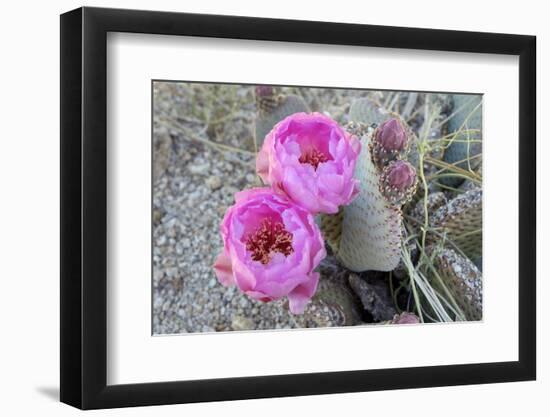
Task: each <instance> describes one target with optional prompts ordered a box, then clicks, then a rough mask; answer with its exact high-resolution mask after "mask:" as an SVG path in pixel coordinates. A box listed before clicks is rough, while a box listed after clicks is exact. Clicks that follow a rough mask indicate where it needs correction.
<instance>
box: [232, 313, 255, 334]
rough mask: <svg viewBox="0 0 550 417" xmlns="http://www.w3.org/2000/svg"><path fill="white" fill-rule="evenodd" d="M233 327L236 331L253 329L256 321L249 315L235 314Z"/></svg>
mask: <svg viewBox="0 0 550 417" xmlns="http://www.w3.org/2000/svg"><path fill="white" fill-rule="evenodd" d="M231 328H232V329H233V330H235V331H243V330H253V329H254V321H252V319H250V318H248V317H243V316H235V317H233V320H232V321H231Z"/></svg>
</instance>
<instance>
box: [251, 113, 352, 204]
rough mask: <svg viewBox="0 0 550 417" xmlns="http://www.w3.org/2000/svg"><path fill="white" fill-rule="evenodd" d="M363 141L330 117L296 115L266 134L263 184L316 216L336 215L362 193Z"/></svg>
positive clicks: (260, 157)
mask: <svg viewBox="0 0 550 417" xmlns="http://www.w3.org/2000/svg"><path fill="white" fill-rule="evenodd" d="M360 151H361V143H360V142H359V140H358V139H357V138H356V137H355V136H352V135H350V134H349V133H348V132H346V131H345V130H344V129H343V128H342V127H341V126H340V125H338V123H337V122H336V121H334V120H332V119H331V118H330V117H328V116H325V115H323V114H320V113H311V114H308V113H295V114H292V115H290V116H288V117H287V118H285V119H283V120H282V121H280V122H279V123H278V124H276V125H275V127H274V128H273V130H271V132H270V133H269V134H268V135H267V136H266V138H265V141H264V143H263V146H262V149H261V150H260V152H259V153H258V158H257V159H256V171H257V173H258V175H259V176H260V177H261V178H262V180H263V181H264V183H266V184H269V185H271V186H272V187H273V188H274V189H275V190H277V191H279V192H283V193H285V194H286V195H287V196H288V197H289V198H290V199H291V200H292V201H294V202H295V203H297V204H299V205H301V206H302V207H304V208H306V209H307V210H309V211H310V212H312V213H313V214H317V213H336V212H338V207H339V206H341V205H346V204H349V203H350V202H351V201H352V200H353V198H354V197H355V196H356V195H357V193H358V192H359V182H358V180H356V179H354V178H353V172H354V170H355V163H356V161H357V157H358V156H359V152H360Z"/></svg>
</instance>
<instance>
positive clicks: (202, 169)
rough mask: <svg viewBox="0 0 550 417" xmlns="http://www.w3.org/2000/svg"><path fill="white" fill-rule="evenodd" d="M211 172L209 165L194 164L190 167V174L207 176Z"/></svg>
mask: <svg viewBox="0 0 550 417" xmlns="http://www.w3.org/2000/svg"><path fill="white" fill-rule="evenodd" d="M209 171H210V165H209V164H207V163H204V164H194V165H190V166H189V172H191V174H194V175H207V174H208V172H209Z"/></svg>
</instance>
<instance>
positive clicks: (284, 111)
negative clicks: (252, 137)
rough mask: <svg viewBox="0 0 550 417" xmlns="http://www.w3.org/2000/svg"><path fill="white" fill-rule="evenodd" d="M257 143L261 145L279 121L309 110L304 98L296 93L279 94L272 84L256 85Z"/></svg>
mask: <svg viewBox="0 0 550 417" xmlns="http://www.w3.org/2000/svg"><path fill="white" fill-rule="evenodd" d="M256 107H257V117H256V144H257V146H258V147H260V146H261V145H262V143H263V141H264V138H265V136H266V135H267V134H268V133H269V132H270V131H271V129H273V126H275V125H276V124H277V123H278V122H280V121H281V120H283V119H284V118H285V117H287V116H290V115H291V114H294V113H300V112H309V108H308V105H307V104H306V102H305V101H304V99H303V98H302V97H300V96H297V95H294V94H288V95H284V94H279V93H278V92H277V89H276V88H274V87H271V86H258V87H256Z"/></svg>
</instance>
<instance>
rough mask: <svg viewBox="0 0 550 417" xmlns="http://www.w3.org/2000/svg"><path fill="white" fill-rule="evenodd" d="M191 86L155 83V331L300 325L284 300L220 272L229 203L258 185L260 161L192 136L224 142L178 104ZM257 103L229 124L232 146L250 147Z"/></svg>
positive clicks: (226, 133)
mask: <svg viewBox="0 0 550 417" xmlns="http://www.w3.org/2000/svg"><path fill="white" fill-rule="evenodd" d="M243 89H244V90H247V91H245V93H243V92H242V91H241V92H240V94H250V97H249V98H252V96H251V94H252V89H251V88H250V87H241V90H243ZM248 90H250V91H248ZM239 91H240V90H239ZM187 92H188V91H187V90H185V89H183V88H181V85H178V84H174V83H155V90H154V94H155V113H154V115H155V117H154V149H155V155H154V158H153V164H154V169H153V171H154V187H153V333H154V334H173V333H192V332H214V331H228V330H250V329H273V328H291V327H296V326H297V323H296V321H295V319H294V317H293V316H292V315H291V314H290V313H289V312H288V309H287V308H286V306H285V305H284V300H281V301H278V302H273V303H267V304H264V303H261V302H258V301H255V300H252V299H250V298H248V297H247V296H245V295H243V294H241V293H240V292H239V291H238V290H237V289H236V288H234V287H230V288H225V287H223V286H222V285H221V284H220V283H219V282H218V280H217V279H216V277H215V275H214V273H213V270H212V264H213V263H214V260H215V258H216V256H217V255H218V253H220V251H221V249H222V240H221V237H220V233H219V224H220V222H221V221H222V218H223V215H224V213H225V210H226V208H227V207H228V206H230V205H231V204H233V202H234V194H235V193H236V192H238V191H240V190H242V189H243V188H246V187H251V186H257V185H258V182H257V177H256V175H255V172H254V165H255V159H254V156H253V155H252V154H251V155H245V154H238V153H232V152H220V151H219V150H218V149H217V148H215V147H211V146H207V145H204V144H203V143H201V142H200V141H197V140H194V139H193V138H192V137H191V136H189V135H187V133H188V130H187V128H188V129H189V130H190V131H191V132H192V134H193V135H195V136H196V137H198V138H199V139H203V140H209V141H212V142H215V141H216V140H215V139H216V138H211V137H209V136H208V134H207V133H206V131H205V129H203V128H202V127H203V126H201V125H200V124H198V123H195V124H193V123H187V122H184V121H182V120H183V119H182V118H180V117H181V116H184V115H182V114H180V113H179V112H178V111H174V109H173V108H172V107H170V103H178V104H179V107H180V109H182V108H184V106H185V100H186V93H187ZM174 96H177V97H178V99H177V100H176V99H174ZM187 96H188V94H187ZM190 99H191V98H187V100H190ZM249 101H250V103H251V105H250V106H249V108H248V109H247V108H246V107H245V108H244V110H243V112H244V111H246V112H245V114H238V115H237V122H234V123H226V124H225V126H223V127H222V128H221V129H222V131H221V134H222V135H223V136H224V137H225V138H229V143H230V144H231V145H232V146H236V145H237V146H240V148H242V149H245V150H246V149H247V146H248V147H250V144H252V143H253V142H252V136H251V135H252V128H253V117H254V107H253V100H249ZM175 124H176V125H177V126H179V125H180V124H183V127H184V128H183V129H180V128H177V126H176V127H175V126H174V125H175ZM217 131H218V132H220V127H218V129H217ZM249 150H252V149H249Z"/></svg>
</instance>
